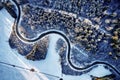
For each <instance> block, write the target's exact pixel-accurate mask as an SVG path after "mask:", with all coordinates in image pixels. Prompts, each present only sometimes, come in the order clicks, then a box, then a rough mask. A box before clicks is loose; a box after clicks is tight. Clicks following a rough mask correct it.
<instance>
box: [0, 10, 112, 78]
mask: <svg viewBox="0 0 120 80" xmlns="http://www.w3.org/2000/svg"><path fill="white" fill-rule="evenodd" d="M13 22H14V19H13V18H12V17H11V16H10V15H9V14H8V12H7V11H6V10H5V9H2V11H0V33H1V34H0V61H2V62H6V63H11V64H15V65H18V66H22V67H25V68H28V69H31V68H34V69H35V70H36V71H38V72H44V73H48V74H51V75H55V76H59V77H63V80H92V79H91V77H90V76H91V75H93V76H98V77H101V76H104V75H108V74H111V72H110V71H109V70H107V69H105V68H104V67H103V65H99V66H98V67H97V68H94V69H92V70H91V71H90V72H88V73H86V74H83V75H81V76H70V75H64V74H63V75H62V73H61V65H60V62H59V59H60V58H59V55H58V53H57V52H56V51H55V45H56V41H57V40H58V39H59V38H60V36H59V35H55V34H51V35H50V43H49V49H48V53H47V57H46V59H45V60H41V61H30V60H27V59H26V58H25V57H23V56H21V55H20V54H19V53H18V52H17V51H16V50H13V49H11V48H10V46H9V43H8V39H9V37H10V33H11V31H12V27H11V26H12V25H13ZM0 71H1V73H0V80H58V78H54V79H53V78H52V77H50V76H47V75H44V74H42V73H38V72H37V73H33V72H29V71H26V70H21V69H17V68H12V67H9V66H5V65H2V64H0ZM11 73H12V74H11Z"/></svg>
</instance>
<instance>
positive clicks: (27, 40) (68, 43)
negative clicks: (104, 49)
mask: <svg viewBox="0 0 120 80" xmlns="http://www.w3.org/2000/svg"><path fill="white" fill-rule="evenodd" d="M12 1H13V2H14V3H15V5H16V7H17V10H18V15H17V18H15V23H14V26H13V31H14V32H15V34H16V36H17V37H18V38H19V39H20V40H22V41H25V42H28V43H31V42H32V43H34V42H36V41H38V40H39V39H41V38H42V37H44V36H46V35H48V34H53V33H54V34H58V35H60V36H62V37H63V38H64V39H65V41H66V43H67V55H66V60H67V62H68V64H69V66H70V67H71V68H72V69H74V70H77V71H81V70H86V69H88V68H91V67H93V66H94V65H98V64H105V65H107V66H109V67H110V68H112V69H113V70H114V71H115V72H116V73H117V74H119V75H120V71H118V70H117V69H116V68H115V67H114V66H113V65H111V64H109V63H106V62H102V61H95V62H93V63H91V64H89V65H87V66H85V67H83V68H80V67H78V66H76V65H74V64H73V63H72V61H71V56H70V52H71V44H70V40H69V39H68V38H67V37H66V35H65V34H64V33H62V32H61V31H58V30H47V31H45V32H43V33H41V34H40V35H39V37H37V38H35V39H27V38H24V37H23V36H22V35H21V34H20V33H19V30H18V24H19V21H20V17H21V10H20V6H19V4H18V3H17V2H16V0H12Z"/></svg>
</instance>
